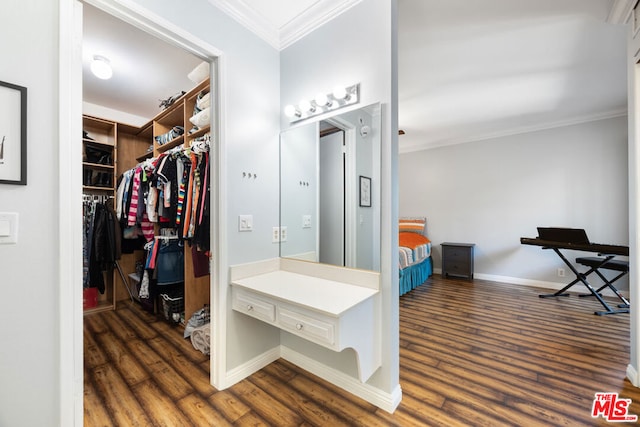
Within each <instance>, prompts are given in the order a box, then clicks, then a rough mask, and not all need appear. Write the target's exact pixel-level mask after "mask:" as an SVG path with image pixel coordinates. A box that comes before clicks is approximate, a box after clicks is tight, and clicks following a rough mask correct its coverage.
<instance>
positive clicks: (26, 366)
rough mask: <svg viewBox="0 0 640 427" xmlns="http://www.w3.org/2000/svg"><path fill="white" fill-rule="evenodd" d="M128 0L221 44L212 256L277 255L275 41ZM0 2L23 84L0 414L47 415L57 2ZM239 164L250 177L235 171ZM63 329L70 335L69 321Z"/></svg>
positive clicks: (23, 418)
mask: <svg viewBox="0 0 640 427" xmlns="http://www.w3.org/2000/svg"><path fill="white" fill-rule="evenodd" d="M136 3H138V4H140V5H142V6H143V7H147V8H148V9H149V10H151V11H153V12H155V13H157V14H158V15H161V16H163V17H165V18H166V19H167V20H169V21H171V22H173V23H175V24H176V25H178V26H181V27H182V28H184V30H185V31H188V32H191V33H193V34H194V35H195V36H196V37H199V38H201V39H203V40H205V41H206V42H208V43H210V44H211V45H212V46H215V47H217V48H218V49H220V50H222V51H223V52H224V54H225V55H224V69H223V70H222V72H223V73H224V74H225V79H226V80H225V95H226V96H225V100H226V102H225V104H224V105H222V108H223V109H224V118H225V126H224V129H225V131H226V133H225V141H228V144H227V145H226V146H225V147H224V149H223V156H224V158H223V160H222V162H223V165H224V167H225V170H226V175H224V176H223V181H225V187H224V189H226V188H232V189H233V192H229V197H228V198H227V200H226V203H225V205H224V206H223V214H224V217H225V218H226V224H227V227H226V228H225V229H224V230H223V234H225V235H226V236H227V239H226V241H225V242H226V248H227V249H228V250H227V251H225V254H224V255H225V256H224V259H223V262H224V263H223V264H222V268H223V269H224V270H225V272H226V269H227V266H228V263H239V262H248V261H253V260H257V259H264V258H269V257H275V256H277V248H276V247H275V246H274V245H272V244H271V240H270V230H271V226H272V225H274V224H277V221H278V207H277V200H278V184H277V183H278V157H277V156H278V149H277V147H278V145H277V144H278V132H279V118H280V111H279V110H280V104H279V55H278V52H277V51H276V50H275V49H273V48H272V47H270V46H269V45H268V44H267V43H265V42H263V41H261V40H260V39H259V38H258V37H257V36H255V35H253V33H250V32H249V31H248V30H246V29H244V28H243V27H241V26H240V25H239V24H237V23H236V22H235V21H233V20H232V19H231V18H229V17H228V16H227V15H225V14H223V13H222V12H220V11H219V10H217V9H216V8H215V7H213V6H211V5H210V4H209V3H208V2H206V1H204V0H200V1H193V2H190V3H189V7H185V5H184V4H182V3H176V2H171V1H163V2H157V1H144V0H141V1H138V2H136ZM0 11H1V12H2V16H3V21H4V20H6V22H3V24H2V26H1V27H0V36H1V37H2V40H5V41H9V40H15V38H16V35H18V34H19V35H20V36H19V38H20V42H19V43H18V42H15V43H14V42H11V43H10V42H5V43H2V44H0V53H2V55H3V57H4V58H10V59H7V60H6V61H3V62H2V64H3V65H2V67H1V70H0V80H3V81H8V82H11V83H14V84H18V85H22V86H26V87H27V88H28V91H29V93H28V95H29V96H28V98H29V109H28V117H29V124H28V142H29V147H28V170H29V174H28V185H27V186H26V187H17V186H15V187H14V186H8V185H0V211H1V212H18V213H19V215H20V219H19V223H20V229H19V242H18V244H16V245H6V246H0V271H1V272H2V273H1V274H0V281H1V283H2V285H4V286H3V297H4V298H5V301H7V304H6V306H5V308H3V310H0V323H1V326H0V331H1V332H0V339H1V340H2V346H1V348H0V378H1V379H2V380H1V381H0V425H2V426H5V425H7V426H9V425H11V426H14V425H15V426H19V425H56V424H57V422H56V420H58V419H59V406H60V405H59V400H60V398H59V390H60V372H59V365H60V358H59V356H58V354H59V350H60V342H61V341H60V340H61V339H62V338H61V337H62V335H63V334H62V332H61V330H60V326H59V317H58V316H59V309H60V303H59V301H58V299H57V297H58V294H59V289H60V283H59V279H58V271H59V266H58V265H59V264H58V263H59V259H58V257H57V256H56V255H55V254H56V253H58V248H57V242H58V241H59V238H58V237H59V236H58V231H57V230H58V217H57V212H58V211H59V202H58V199H59V198H58V195H59V194H60V192H62V191H65V189H60V188H58V186H57V182H58V160H57V159H58V156H57V150H58V145H59V141H58V139H57V135H58V94H57V87H58V81H57V76H58V44H57V40H58V34H59V31H58V3H57V2H51V1H48V0H47V1H45V0H25V1H23V2H11V3H10V4H4V5H3V6H0ZM204 17H206V18H204ZM196 18H197V19H196ZM27 28H28V31H27V30H25V29H27ZM66 48H67V47H66V46H65V47H63V49H66ZM256 70H260V71H259V72H256ZM78 167H80V166H79V165H78ZM242 171H250V172H252V173H255V174H257V176H258V178H257V179H255V180H253V181H251V182H249V181H246V180H243V179H242ZM240 213H242V214H253V215H254V231H253V232H252V233H248V234H244V235H239V233H238V232H237V216H238V214H240ZM70 214H71V213H70ZM80 226H81V224H80V221H78V227H80ZM223 274H225V273H223ZM224 295H225V296H226V294H224ZM234 319H235V316H233V314H232V313H229V327H230V330H231V333H230V336H231V337H232V338H233V337H234V335H233V333H234V332H237V331H242V330H243V329H242V328H243V326H244V327H246V328H249V329H251V330H252V331H255V329H256V328H255V325H253V324H246V323H245V324H243V322H242V321H240V322H234ZM64 335H66V336H67V337H69V336H71V334H70V333H69V332H65V334H64ZM278 339H279V337H278V335H277V333H274V332H271V331H270V329H269V328H268V327H265V333H264V334H257V335H256V339H255V340H252V341H251V342H243V343H238V342H237V341H236V340H234V339H230V343H229V345H228V347H227V349H228V359H229V363H228V365H231V366H233V364H234V363H239V362H240V361H245V360H247V359H248V358H250V357H252V356H253V355H254V354H259V353H261V352H263V351H264V350H265V349H268V348H270V347H272V346H273V345H277V342H278ZM34 405H37V410H34Z"/></svg>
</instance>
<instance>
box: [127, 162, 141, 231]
mask: <svg viewBox="0 0 640 427" xmlns="http://www.w3.org/2000/svg"><path fill="white" fill-rule="evenodd" d="M141 172H142V169H141V168H139V167H138V168H136V170H135V171H134V172H133V185H132V187H131V204H130V206H129V212H128V214H127V225H128V226H134V225H136V222H137V217H138V192H139V190H140V173H141Z"/></svg>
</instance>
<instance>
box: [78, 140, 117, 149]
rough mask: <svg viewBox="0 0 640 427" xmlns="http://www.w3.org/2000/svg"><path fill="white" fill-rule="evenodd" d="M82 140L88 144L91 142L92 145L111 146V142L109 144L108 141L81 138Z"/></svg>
mask: <svg viewBox="0 0 640 427" xmlns="http://www.w3.org/2000/svg"><path fill="white" fill-rule="evenodd" d="M82 142H84V143H85V144H89V145H91V144H93V145H96V146H102V147H109V148H113V144H110V143H108V142H103V141H98V140H96V139H87V138H82Z"/></svg>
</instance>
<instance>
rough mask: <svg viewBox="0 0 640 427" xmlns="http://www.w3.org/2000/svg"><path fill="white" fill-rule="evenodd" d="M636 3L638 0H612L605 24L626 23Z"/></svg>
mask: <svg viewBox="0 0 640 427" xmlns="http://www.w3.org/2000/svg"><path fill="white" fill-rule="evenodd" d="M637 3H638V0H614V2H613V4H612V5H611V9H610V10H609V16H607V24H626V23H627V22H628V21H629V16H630V15H631V11H632V10H633V8H634V7H635V6H636V4H637Z"/></svg>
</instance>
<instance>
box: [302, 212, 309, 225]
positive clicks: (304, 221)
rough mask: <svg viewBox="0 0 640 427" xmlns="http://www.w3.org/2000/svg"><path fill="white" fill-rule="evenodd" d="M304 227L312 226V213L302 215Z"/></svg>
mask: <svg viewBox="0 0 640 427" xmlns="http://www.w3.org/2000/svg"><path fill="white" fill-rule="evenodd" d="M302 228H311V215H302Z"/></svg>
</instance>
